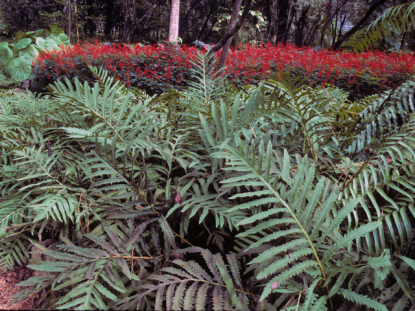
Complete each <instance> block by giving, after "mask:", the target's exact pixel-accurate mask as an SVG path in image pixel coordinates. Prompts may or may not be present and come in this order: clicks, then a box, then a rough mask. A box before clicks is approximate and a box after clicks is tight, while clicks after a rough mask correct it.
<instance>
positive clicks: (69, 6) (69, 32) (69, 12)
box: [68, 0, 72, 41]
mask: <svg viewBox="0 0 415 311" xmlns="http://www.w3.org/2000/svg"><path fill="white" fill-rule="evenodd" d="M71 1H72V0H68V37H69V41H70V40H71V26H72V25H71Z"/></svg>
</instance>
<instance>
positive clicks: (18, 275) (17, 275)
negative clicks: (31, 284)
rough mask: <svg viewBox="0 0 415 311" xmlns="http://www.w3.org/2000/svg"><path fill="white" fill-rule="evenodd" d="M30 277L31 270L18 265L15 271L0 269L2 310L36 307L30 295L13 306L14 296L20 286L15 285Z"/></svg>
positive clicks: (0, 308)
mask: <svg viewBox="0 0 415 311" xmlns="http://www.w3.org/2000/svg"><path fill="white" fill-rule="evenodd" d="M29 277H30V274H29V271H28V270H26V269H24V268H21V267H19V266H16V267H15V269H14V271H6V272H2V271H0V310H33V309H34V308H35V305H34V301H33V299H32V298H30V297H28V298H26V299H25V300H23V301H20V302H18V303H16V304H14V305H12V306H9V304H10V302H11V301H12V298H11V297H12V296H13V295H14V294H16V293H18V292H19V290H20V289H21V287H20V286H15V285H16V284H18V283H20V282H21V281H23V280H26V279H27V278H29Z"/></svg>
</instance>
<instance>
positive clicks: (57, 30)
mask: <svg viewBox="0 0 415 311" xmlns="http://www.w3.org/2000/svg"><path fill="white" fill-rule="evenodd" d="M49 27H50V30H51V31H52V34H54V35H55V36H59V34H61V33H65V32H64V31H63V30H62V29H61V28H59V27H58V26H55V25H50V26H49Z"/></svg>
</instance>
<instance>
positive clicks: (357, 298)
mask: <svg viewBox="0 0 415 311" xmlns="http://www.w3.org/2000/svg"><path fill="white" fill-rule="evenodd" d="M340 294H342V295H343V297H344V298H346V299H347V300H349V301H351V302H357V303H358V304H361V305H364V306H368V307H369V308H372V309H375V310H378V311H388V309H387V308H386V306H384V305H383V304H381V303H379V302H377V301H375V300H372V299H370V298H369V297H367V296H363V295H359V294H357V293H355V292H350V291H348V290H347V289H343V288H341V289H340Z"/></svg>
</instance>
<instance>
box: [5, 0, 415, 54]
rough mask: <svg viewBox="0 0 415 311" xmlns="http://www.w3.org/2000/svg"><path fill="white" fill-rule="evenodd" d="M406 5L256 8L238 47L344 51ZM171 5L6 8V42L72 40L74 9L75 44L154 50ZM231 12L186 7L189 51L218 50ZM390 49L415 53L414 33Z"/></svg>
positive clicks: (46, 0) (50, 2)
mask: <svg viewBox="0 0 415 311" xmlns="http://www.w3.org/2000/svg"><path fill="white" fill-rule="evenodd" d="M175 1H177V0H175ZM408 2H411V1H405V0H400V1H399V0H372V1H370V0H328V1H326V0H254V1H253V3H252V8H251V11H250V14H249V15H248V17H247V19H246V22H245V23H244V25H243V26H242V28H241V30H240V31H238V33H237V35H236V36H235V37H234V40H233V44H234V45H237V44H238V43H252V44H254V43H259V42H264V43H267V42H271V43H273V44H277V43H283V44H285V43H292V44H295V45H296V46H299V47H301V46H312V47H317V46H321V47H322V48H328V47H333V48H336V49H338V48H339V47H340V46H341V44H342V43H343V42H344V41H345V40H346V39H347V38H348V37H349V36H350V35H352V34H353V33H354V32H356V31H357V30H359V29H361V28H362V27H363V26H365V25H368V24H369V23H370V22H372V21H374V20H375V19H376V18H377V17H378V16H379V15H380V14H381V13H383V12H384V11H385V10H386V9H387V8H389V7H392V6H394V5H398V4H404V3H408ZM170 4H171V1H170V0H71V1H67V0H36V1H31V0H15V1H13V0H2V1H1V2H0V9H1V11H0V13H1V15H0V16H1V17H0V35H1V36H3V37H4V38H6V39H7V38H8V39H9V40H11V39H12V38H13V36H14V35H15V34H16V32H18V31H23V32H27V31H34V30H38V29H42V28H44V29H46V28H48V26H49V25H57V26H59V27H61V28H62V29H63V30H64V31H65V33H66V34H68V33H69V31H68V30H69V28H68V11H69V10H68V7H69V5H70V7H71V20H72V23H71V32H70V33H71V39H72V41H71V42H72V43H73V42H75V41H74V40H76V39H77V35H78V37H79V40H81V41H85V40H91V39H92V38H98V39H99V40H101V41H112V40H120V41H121V42H132V43H138V42H140V43H155V42H159V41H162V40H166V39H167V38H168V28H169V21H170ZM233 4H234V2H233V1H231V0H181V1H180V19H179V37H180V38H182V40H183V43H185V44H192V42H194V41H196V40H199V41H202V42H205V43H217V42H218V41H219V39H220V38H222V37H223V35H224V34H225V32H226V29H227V26H228V22H229V19H230V17H231V14H232V8H233ZM242 9H243V6H242ZM241 11H242V10H241ZM241 13H242V12H239V15H241ZM387 41H388V40H387ZM391 47H392V48H394V49H398V50H399V49H401V48H404V47H406V48H408V49H409V50H414V49H415V32H414V31H410V32H405V33H400V34H397V36H396V37H395V38H393V40H392V41H389V42H382V46H381V48H384V49H388V48H391Z"/></svg>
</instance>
